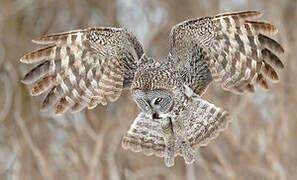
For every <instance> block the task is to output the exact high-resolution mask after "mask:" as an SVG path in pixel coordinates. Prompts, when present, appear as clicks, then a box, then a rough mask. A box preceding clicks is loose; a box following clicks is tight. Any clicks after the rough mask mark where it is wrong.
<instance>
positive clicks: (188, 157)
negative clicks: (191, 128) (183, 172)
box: [181, 141, 195, 164]
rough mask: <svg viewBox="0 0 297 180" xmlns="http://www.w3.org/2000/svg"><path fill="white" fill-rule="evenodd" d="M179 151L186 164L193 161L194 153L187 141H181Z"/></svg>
mask: <svg viewBox="0 0 297 180" xmlns="http://www.w3.org/2000/svg"><path fill="white" fill-rule="evenodd" d="M181 151H182V154H183V158H184V160H185V162H186V163H187V164H192V163H193V162H194V161H195V153H194V151H193V150H192V148H191V146H190V143H189V141H182V142H181Z"/></svg>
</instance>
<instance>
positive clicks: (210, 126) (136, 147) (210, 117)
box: [122, 96, 231, 166]
mask: <svg viewBox="0 0 297 180" xmlns="http://www.w3.org/2000/svg"><path fill="white" fill-rule="evenodd" d="M184 108H185V110H184V111H182V112H181V114H180V115H179V117H178V119H181V120H182V123H183V126H184V127H183V128H184V130H185V131H184V132H185V137H184V138H185V139H186V140H187V141H188V142H189V145H190V150H191V151H193V152H195V151H197V150H198V148H199V147H201V146H206V145H207V144H208V143H209V142H210V141H211V140H213V139H215V138H216V137H217V136H218V135H219V133H220V132H221V131H223V130H224V129H225V128H226V127H227V125H228V124H229V123H230V121H231V118H230V115H229V113H228V112H226V111H224V110H223V109H221V108H218V107H216V106H215V105H213V104H211V103H209V102H207V101H205V100H203V99H201V98H200V97H199V96H196V97H193V98H192V100H191V102H189V103H188V104H187V105H186V106H185V107H184ZM173 121H174V120H173V119H166V118H164V119H153V118H150V117H149V116H147V115H146V114H145V113H140V114H139V115H138V116H137V118H136V119H135V120H134V122H133V123H132V125H131V127H130V129H129V130H128V132H127V133H126V134H125V135H124V137H123V140H122V146H123V148H124V149H130V150H132V151H134V152H140V151H142V152H143V153H144V154H145V155H148V156H149V155H156V156H159V157H164V161H165V164H166V165H167V166H173V165H174V157H175V156H177V155H181V156H183V157H184V158H185V161H186V162H189V163H192V162H193V161H194V159H193V158H195V156H191V157H190V159H189V160H187V157H186V156H184V155H183V147H182V142H181V141H179V140H180V139H179V137H178V136H177V133H176V132H175V131H176V130H177V129H178V127H175V126H176V125H175V122H173ZM170 132H171V133H170ZM170 143H171V144H170ZM168 147H171V148H169V149H168ZM166 148H167V149H166ZM166 150H167V151H169V150H170V151H171V152H166ZM170 156H171V157H170Z"/></svg>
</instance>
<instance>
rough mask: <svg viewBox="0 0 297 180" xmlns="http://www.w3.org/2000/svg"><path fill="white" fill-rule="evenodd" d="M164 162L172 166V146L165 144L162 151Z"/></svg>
mask: <svg viewBox="0 0 297 180" xmlns="http://www.w3.org/2000/svg"><path fill="white" fill-rule="evenodd" d="M164 162H165V165H166V166H167V167H172V166H174V147H169V146H166V148H165V152H164Z"/></svg>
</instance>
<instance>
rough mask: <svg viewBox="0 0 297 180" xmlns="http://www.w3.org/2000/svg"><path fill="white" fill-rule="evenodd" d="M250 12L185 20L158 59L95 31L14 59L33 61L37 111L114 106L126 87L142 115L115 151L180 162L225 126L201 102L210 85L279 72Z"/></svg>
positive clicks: (265, 26)
mask: <svg viewBox="0 0 297 180" xmlns="http://www.w3.org/2000/svg"><path fill="white" fill-rule="evenodd" d="M260 15H261V14H260V13H259V12H257V11H244V12H235V13H225V14H220V15H216V16H211V17H203V18H198V19H190V20H186V21H184V22H182V23H180V24H177V25H176V26H174V27H173V28H172V30H171V33H170V52H169V55H168V56H167V58H166V59H165V60H164V61H156V60H154V59H152V58H150V57H148V56H146V55H145V53H144V52H143V48H142V45H141V44H140V42H139V41H138V40H137V39H136V37H135V36H134V35H133V34H132V33H130V32H128V31H127V30H125V29H122V28H112V27H96V28H88V29H84V30H76V31H70V32H65V33H59V34H52V35H46V36H42V37H39V38H37V39H35V40H33V42H35V43H37V44H42V45H46V47H45V48H41V49H39V50H36V51H34V52H31V53H29V54H27V55H25V56H23V57H22V58H21V62H23V63H26V64H33V63H39V64H38V65H37V66H36V67H34V68H33V69H32V70H31V71H30V72H29V73H27V74H26V75H25V77H24V79H23V83H25V84H31V83H35V82H36V83H35V85H34V86H33V88H32V90H31V95H33V96H36V95H40V94H42V93H44V92H47V91H48V93H47V95H46V96H45V99H44V101H43V103H42V109H44V110H47V109H49V107H51V106H55V109H56V111H55V112H56V113H57V114H61V113H64V112H66V111H68V110H70V111H71V112H77V111H80V110H82V109H83V108H85V107H88V108H94V107H95V106H96V105H97V104H100V103H101V104H103V105H106V104H107V102H108V101H110V102H113V101H116V100H117V99H118V98H119V97H120V95H121V92H122V90H124V89H130V90H131V94H132V97H133V99H134V101H135V102H136V103H137V105H138V107H139V108H140V109H141V111H142V112H141V113H140V114H139V115H138V116H137V118H136V119H135V120H134V122H133V123H132V125H131V127H130V129H129V131H128V132H127V133H126V134H125V135H124V137H123V139H122V146H123V147H124V148H125V149H131V150H132V151H136V152H138V151H143V153H144V154H146V155H152V154H154V155H156V156H160V157H164V161H165V164H166V165H167V166H173V165H174V158H175V156H177V155H181V156H183V158H184V160H185V162H186V163H192V162H193V161H194V160H195V152H197V149H198V148H199V147H200V146H205V145H207V144H208V143H209V141H210V140H212V139H214V138H216V137H217V136H218V134H219V132H220V131H222V130H224V128H225V127H226V126H227V125H228V123H229V122H230V119H231V118H230V116H229V114H228V112H226V111H224V110H223V109H221V108H218V107H216V106H215V105H213V104H211V103H209V102H207V101H205V100H203V99H202V97H201V96H202V95H203V93H204V92H205V91H206V89H207V87H208V86H209V84H210V82H212V81H213V80H214V81H216V82H219V83H220V84H221V86H222V88H223V89H225V90H229V91H231V92H235V93H245V92H254V85H259V86H260V87H262V88H264V89H268V85H267V81H266V79H269V80H271V81H272V82H278V81H279V77H278V75H277V73H276V71H275V68H278V69H281V68H283V63H282V62H281V61H280V59H279V58H278V56H277V54H282V53H284V49H283V48H282V47H281V45H280V44H279V43H278V42H276V41H275V40H273V39H271V38H269V37H268V36H267V35H275V34H276V33H277V28H276V27H275V26H273V25H271V24H269V23H267V22H262V21H253V20H252V19H255V18H257V17H259V16H260Z"/></svg>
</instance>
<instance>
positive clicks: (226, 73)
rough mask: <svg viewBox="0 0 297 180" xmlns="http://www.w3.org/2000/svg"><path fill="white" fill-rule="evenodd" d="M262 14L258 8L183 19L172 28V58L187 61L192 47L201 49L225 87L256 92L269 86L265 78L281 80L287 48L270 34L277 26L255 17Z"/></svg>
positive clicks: (226, 88)
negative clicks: (279, 71)
mask: <svg viewBox="0 0 297 180" xmlns="http://www.w3.org/2000/svg"><path fill="white" fill-rule="evenodd" d="M260 16H261V13H259V12H257V11H243V12H235V13H224V14H219V15H216V16H213V17H203V18H199V19H191V20H187V21H184V22H182V23H180V24H178V25H176V26H175V27H174V28H173V29H172V31H171V37H170V43H171V50H170V54H171V57H173V59H174V60H175V61H177V62H179V61H187V60H188V59H189V58H188V57H190V55H191V53H193V51H192V49H193V48H195V47H198V48H202V49H203V51H204V53H205V58H204V59H203V60H201V61H205V63H207V65H208V66H209V69H210V71H211V76H212V77H213V78H212V79H214V80H216V81H218V82H220V83H221V85H222V88H223V89H225V90H229V91H232V92H235V93H243V92H246V91H247V92H253V91H254V88H253V87H254V85H256V84H257V85H259V86H260V87H263V88H264V89H267V88H268V84H267V82H266V79H269V80H271V81H272V82H278V81H279V77H278V74H277V72H276V69H282V68H283V67H284V65H283V63H282V61H281V60H280V58H279V55H281V54H283V53H284V49H283V47H282V46H281V45H280V44H279V43H278V42H277V41H275V40H273V39H271V38H270V37H268V36H274V35H276V33H277V31H278V30H277V28H276V27H275V26H274V25H272V24H270V23H268V22H263V21H256V20H254V19H256V18H258V17H260ZM179 64H182V63H179ZM194 68H197V67H194ZM196 83H198V82H196ZM190 87H196V86H195V85H190ZM198 94H199V93H198Z"/></svg>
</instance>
